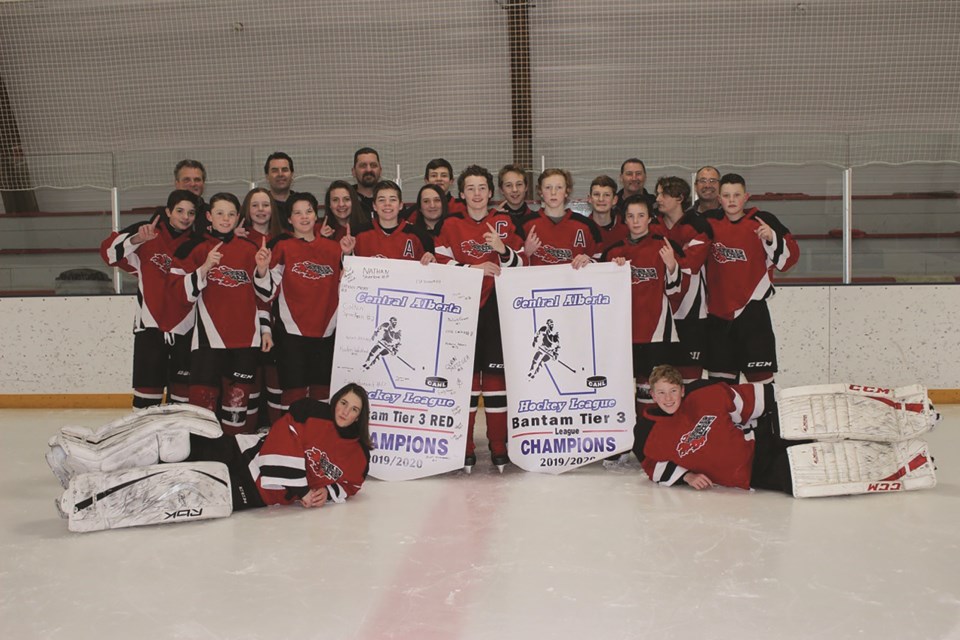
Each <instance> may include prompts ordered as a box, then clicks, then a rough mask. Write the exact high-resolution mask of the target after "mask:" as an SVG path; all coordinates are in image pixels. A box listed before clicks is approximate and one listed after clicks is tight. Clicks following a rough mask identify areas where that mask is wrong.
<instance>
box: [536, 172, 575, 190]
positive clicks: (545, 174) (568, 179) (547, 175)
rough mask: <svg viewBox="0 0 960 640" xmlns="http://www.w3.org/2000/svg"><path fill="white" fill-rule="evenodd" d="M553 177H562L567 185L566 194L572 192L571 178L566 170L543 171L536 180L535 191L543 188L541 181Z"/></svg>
mask: <svg viewBox="0 0 960 640" xmlns="http://www.w3.org/2000/svg"><path fill="white" fill-rule="evenodd" d="M553 176H563V181H564V182H566V183H567V193H568V194H569V193H571V192H572V191H573V176H572V175H570V172H569V171H567V170H566V169H556V168H554V169H544V170H543V173H541V174H540V176H539V177H538V178H537V191H540V189H541V187H543V181H544V180H546V179H547V178H552V177H553Z"/></svg>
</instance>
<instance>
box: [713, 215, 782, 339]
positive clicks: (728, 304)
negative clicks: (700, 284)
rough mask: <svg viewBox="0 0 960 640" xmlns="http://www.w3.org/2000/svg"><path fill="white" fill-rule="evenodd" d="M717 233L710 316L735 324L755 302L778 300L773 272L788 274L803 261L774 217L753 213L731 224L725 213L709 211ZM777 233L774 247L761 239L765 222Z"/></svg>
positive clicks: (714, 238) (714, 233)
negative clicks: (758, 230)
mask: <svg viewBox="0 0 960 640" xmlns="http://www.w3.org/2000/svg"><path fill="white" fill-rule="evenodd" d="M706 219H707V222H708V223H709V224H710V227H711V229H712V230H713V240H712V242H711V244H710V252H709V257H708V258H707V263H706V264H707V279H706V285H707V313H709V314H710V315H715V316H718V317H720V318H725V319H728V320H731V319H733V318H736V317H737V316H739V315H740V313H741V312H742V311H743V310H744V308H745V307H746V306H747V304H748V303H749V302H750V301H751V300H765V299H766V298H769V297H770V296H771V295H773V291H774V290H773V281H772V280H771V273H772V271H773V270H774V269H776V270H778V271H786V270H787V269H789V268H790V267H792V266H793V265H794V264H796V263H797V260H799V259H800V247H799V246H798V245H797V241H796V240H794V239H793V236H792V235H791V234H790V231H789V230H788V229H787V228H786V227H785V226H784V225H783V224H782V223H781V222H780V221H779V220H778V219H777V217H776V216H775V215H773V214H772V213H769V212H767V211H760V210H758V209H756V208H753V209H748V210H747V211H746V212H745V215H744V216H743V217H742V218H740V219H739V220H735V221H734V220H730V218H728V217H727V216H726V215H724V214H723V213H722V211H721V210H715V211H713V212H710V213H709V214H708V216H707V218H706ZM761 220H762V221H763V222H765V223H766V224H767V225H769V226H770V228H771V229H772V230H773V233H774V238H773V242H765V241H763V240H761V239H760V237H759V236H757V229H758V228H759V226H760V221H761Z"/></svg>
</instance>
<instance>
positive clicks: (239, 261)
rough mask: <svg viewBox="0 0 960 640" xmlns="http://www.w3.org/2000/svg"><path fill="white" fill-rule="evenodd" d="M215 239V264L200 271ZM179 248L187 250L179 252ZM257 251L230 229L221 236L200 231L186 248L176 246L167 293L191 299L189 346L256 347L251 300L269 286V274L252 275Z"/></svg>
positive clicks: (257, 331) (261, 296) (257, 339)
mask: <svg viewBox="0 0 960 640" xmlns="http://www.w3.org/2000/svg"><path fill="white" fill-rule="evenodd" d="M218 244H220V247H219V249H217V251H219V252H220V254H221V255H222V257H221V258H220V263H219V264H217V265H215V266H213V267H212V268H211V269H210V271H209V272H207V273H206V274H205V275H202V274H201V273H200V271H199V268H200V266H201V265H203V263H204V262H205V261H206V259H207V256H208V255H209V253H210V251H212V250H213V249H214V248H215V247H216V246H217V245H218ZM185 250H186V251H189V253H186V255H183V254H184V252H185ZM257 251H258V247H257V245H255V244H254V243H253V242H251V241H250V240H248V239H247V238H238V237H236V236H235V235H233V233H230V234H227V235H226V236H224V237H222V238H220V237H214V236H206V237H205V238H203V239H202V240H201V241H199V242H197V243H196V244H194V245H193V246H192V247H191V246H190V245H184V246H183V247H181V248H180V251H179V253H178V255H177V257H176V259H175V260H174V266H173V268H172V269H171V279H170V284H171V287H172V288H173V292H172V293H171V296H172V297H177V296H182V298H181V299H182V300H184V301H187V302H190V303H195V304H196V316H197V327H196V330H195V331H194V332H193V345H192V346H193V348H194V349H197V348H199V347H210V348H212V349H244V348H250V347H259V346H260V320H259V314H258V302H257V300H258V298H259V299H260V300H263V301H267V300H269V299H270V298H271V296H272V294H273V289H272V283H271V281H270V274H269V273H267V274H266V276H264V277H263V278H257V277H256V269H257V263H256V255H257Z"/></svg>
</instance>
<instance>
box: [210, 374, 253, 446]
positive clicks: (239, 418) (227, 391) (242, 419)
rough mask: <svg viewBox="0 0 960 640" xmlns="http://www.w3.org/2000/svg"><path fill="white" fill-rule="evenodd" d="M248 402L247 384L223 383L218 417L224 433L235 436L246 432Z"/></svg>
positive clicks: (248, 388)
mask: <svg viewBox="0 0 960 640" xmlns="http://www.w3.org/2000/svg"><path fill="white" fill-rule="evenodd" d="M249 400H250V384H249V383H243V382H233V381H229V382H225V383H224V385H223V396H222V397H221V399H220V412H219V416H218V417H219V418H220V424H221V425H222V426H223V432H224V433H226V434H230V435H236V434H238V433H246V432H247V403H248V402H249ZM254 430H256V429H254Z"/></svg>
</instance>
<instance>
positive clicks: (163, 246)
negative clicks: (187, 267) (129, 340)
mask: <svg viewBox="0 0 960 640" xmlns="http://www.w3.org/2000/svg"><path fill="white" fill-rule="evenodd" d="M158 215H160V216H161V220H160V223H159V224H157V236H156V237H155V238H154V239H153V240H149V241H147V242H144V243H141V244H133V243H132V242H131V238H133V236H135V235H136V234H137V230H138V229H139V228H140V227H141V226H143V225H145V224H149V223H148V222H146V221H145V222H139V223H137V224H134V225H131V226H129V227H127V228H126V229H124V230H123V231H120V232H115V233H112V234H110V236H109V237H107V239H106V240H104V241H103V242H102V243H101V244H100V257H102V258H103V261H104V262H106V263H107V264H108V265H110V266H111V267H120V268H121V269H123V270H124V271H126V272H128V273H131V274H133V275H135V276H137V314H136V316H135V318H134V324H133V331H134V333H136V332H138V331H143V330H144V329H159V330H160V331H163V332H164V333H167V332H169V333H174V334H177V335H185V334H187V333H188V332H189V331H190V329H192V328H193V321H194V316H193V303H188V302H187V301H185V300H181V299H179V298H178V299H176V300H171V299H169V298H170V295H169V294H170V290H169V289H168V281H169V276H170V267H171V266H172V265H173V256H174V254H175V253H176V252H177V249H178V248H179V247H180V246H181V245H182V244H183V243H184V242H186V241H187V240H189V239H190V234H189V233H188V232H176V231H174V230H173V229H172V228H171V227H170V225H169V224H168V223H167V221H166V217H165V216H164V214H163V213H160V214H158Z"/></svg>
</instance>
